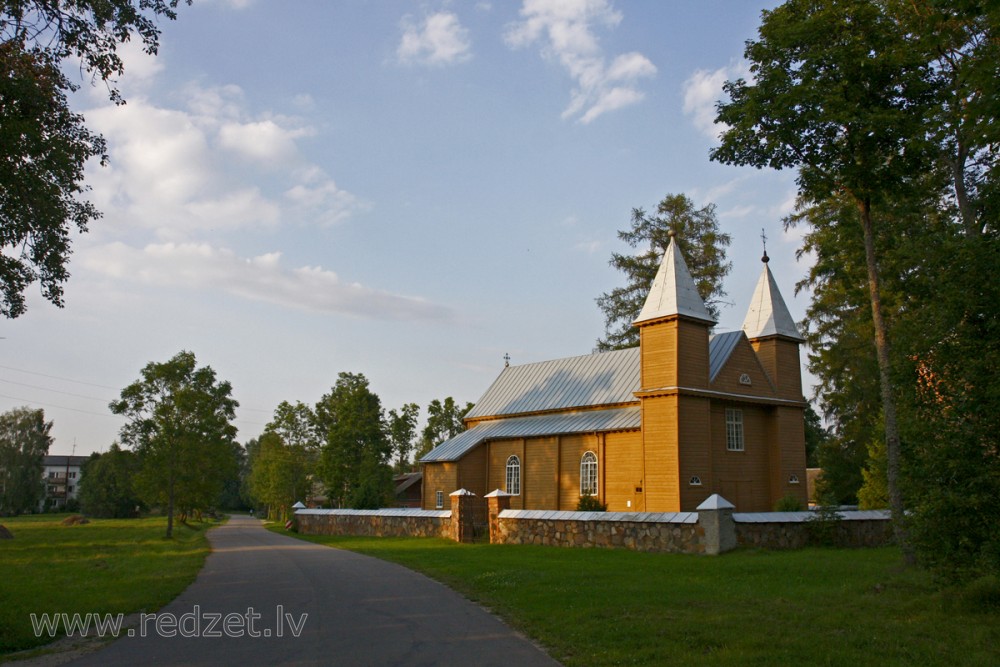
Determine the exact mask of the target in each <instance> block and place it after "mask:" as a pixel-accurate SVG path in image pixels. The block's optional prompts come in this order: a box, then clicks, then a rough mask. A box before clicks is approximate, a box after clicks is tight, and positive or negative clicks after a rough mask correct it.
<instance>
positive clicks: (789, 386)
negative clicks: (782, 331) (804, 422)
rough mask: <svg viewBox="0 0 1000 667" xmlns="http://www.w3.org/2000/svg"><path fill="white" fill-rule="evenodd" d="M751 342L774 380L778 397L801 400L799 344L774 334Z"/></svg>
mask: <svg viewBox="0 0 1000 667" xmlns="http://www.w3.org/2000/svg"><path fill="white" fill-rule="evenodd" d="M750 344H751V345H752V346H753V349H754V350H755V351H756V353H757V357H758V358H759V359H760V362H761V365H762V366H763V367H764V370H766V371H767V374H768V375H769V376H770V378H771V381H772V382H774V385H775V388H776V390H777V396H778V398H785V399H789V400H792V401H801V400H802V370H801V365H800V363H799V346H798V344H797V343H795V342H793V341H790V340H785V339H783V338H777V337H773V336H772V337H769V338H759V339H755V340H752V341H750Z"/></svg>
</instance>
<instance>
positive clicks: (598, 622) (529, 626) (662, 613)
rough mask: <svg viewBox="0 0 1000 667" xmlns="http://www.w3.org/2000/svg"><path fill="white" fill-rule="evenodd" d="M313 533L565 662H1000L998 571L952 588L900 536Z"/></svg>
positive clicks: (902, 663)
mask: <svg viewBox="0 0 1000 667" xmlns="http://www.w3.org/2000/svg"><path fill="white" fill-rule="evenodd" d="M273 529H274V530H276V531H277V532H284V531H283V530H282V529H280V528H277V527H275V528H273ZM304 539H309V540H310V541H314V542H319V543H324V544H329V545H331V546H336V547H340V548H345V549H350V550H352V551H357V552H360V553H365V554H368V555H371V556H376V557H378V558H382V559H385V560H390V561H395V562H398V563H400V564H402V565H405V566H407V567H409V568H411V569H414V570H418V571H421V572H424V573H426V574H427V575H429V576H431V577H432V578H434V579H437V580H439V581H442V582H443V583H446V584H447V585H449V586H450V587H452V588H454V589H456V590H458V591H460V592H462V593H463V594H465V595H466V596H467V597H469V598H471V599H473V600H476V601H478V602H480V603H481V604H483V605H484V606H486V607H488V608H490V609H492V610H493V611H494V612H496V613H497V614H498V615H499V616H501V617H502V618H504V619H505V620H506V621H507V622H508V623H510V624H511V625H513V626H514V627H516V628H518V629H519V630H521V631H522V632H524V633H525V634H526V635H528V636H530V637H532V638H534V639H535V640H537V641H539V642H540V643H541V644H542V645H544V646H545V647H546V648H547V649H548V650H549V651H550V653H551V655H552V656H553V657H555V658H556V659H558V660H560V661H562V662H564V663H566V664H567V665H789V664H806V665H850V666H851V667H857V666H859V665H868V664H878V665H880V666H887V665H998V664H1000V607H998V606H997V596H996V592H997V590H1000V589H998V586H997V583H996V581H995V580H994V581H993V582H992V583H989V582H988V585H987V587H986V590H987V594H986V595H980V596H979V597H978V598H976V597H974V596H973V595H971V594H970V593H969V592H968V591H957V590H941V589H939V588H938V587H936V586H935V585H934V583H933V582H932V580H931V579H930V578H929V576H928V575H927V574H926V573H925V572H922V571H920V570H916V569H912V568H911V569H903V568H901V565H900V564H901V558H900V555H899V552H898V551H896V550H895V549H891V548H885V549H858V550H846V549H805V550H801V551H786V552H774V551H770V552H769V551H745V550H740V551H736V552H732V553H729V554H725V555H723V556H720V557H705V556H688V555H674V554H644V553H635V552H631V551H625V550H599V549H559V548H550V547H532V546H512V545H488V544H476V545H461V544H457V543H455V542H450V541H447V540H441V539H397V538H356V537H351V538H343V537H313V536H307V537H304ZM990 594H992V595H993V597H992V598H990V597H989V595H990ZM990 600H992V602H990Z"/></svg>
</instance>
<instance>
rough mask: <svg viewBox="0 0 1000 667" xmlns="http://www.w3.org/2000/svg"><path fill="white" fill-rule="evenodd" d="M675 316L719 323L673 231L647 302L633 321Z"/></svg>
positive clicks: (638, 321) (636, 322)
mask: <svg viewBox="0 0 1000 667" xmlns="http://www.w3.org/2000/svg"><path fill="white" fill-rule="evenodd" d="M671 315H684V316H686V317H692V318H694V319H698V320H702V321H705V322H711V323H715V318H713V317H712V314H711V313H709V312H708V308H706V307H705V302H704V301H702V300H701V296H699V294H698V289H697V288H696V287H695V285H694V279H693V278H692V277H691V273H690V272H689V271H688V268H687V264H685V263H684V257H683V256H681V249H680V248H679V247H678V246H677V239H676V238H674V235H673V233H671V234H670V245H669V246H668V247H667V252H666V253H665V254H664V255H663V262H661V263H660V268H659V270H658V271H657V272H656V278H654V279H653V286H652V287H651V288H650V290H649V295H648V296H647V297H646V303H645V304H644V305H643V307H642V312H640V313H639V317H637V318H636V320H635V322H633V324H639V323H640V322H647V321H649V320H655V319H659V318H661V317H669V316H671Z"/></svg>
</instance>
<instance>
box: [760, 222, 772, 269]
mask: <svg viewBox="0 0 1000 667" xmlns="http://www.w3.org/2000/svg"><path fill="white" fill-rule="evenodd" d="M760 242H761V243H762V244H763V245H764V256H763V257H761V258H760V261H762V262H764V263H765V264H767V263H768V262H769V261H770V257H768V256H767V234H765V233H764V228H763V227H761V228H760Z"/></svg>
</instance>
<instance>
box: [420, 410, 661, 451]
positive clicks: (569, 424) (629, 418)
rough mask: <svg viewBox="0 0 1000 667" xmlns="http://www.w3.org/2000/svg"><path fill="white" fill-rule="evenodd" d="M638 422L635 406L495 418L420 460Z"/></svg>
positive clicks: (630, 426)
mask: <svg viewBox="0 0 1000 667" xmlns="http://www.w3.org/2000/svg"><path fill="white" fill-rule="evenodd" d="M641 423H642V414H641V412H640V409H639V407H638V406H635V407H628V408H614V409H609V410H587V411H584V412H569V413H561V414H554V415H534V416H531V417H512V418H509V419H496V420H492V421H487V422H482V423H480V424H476V425H475V426H473V427H472V428H470V429H469V430H468V431H465V432H464V433H459V434H458V435H456V436H455V437H454V438H452V439H450V440H446V441H445V442H442V443H441V444H440V445H438V446H437V447H435V448H434V449H433V450H431V451H430V452H429V453H428V454H427V455H426V456H424V457H423V458H422V459H420V462H421V463H430V462H433V461H457V460H458V459H460V458H462V457H463V456H464V455H465V454H466V453H467V452H468V451H469V450H471V449H472V448H473V447H475V446H476V445H478V444H480V443H482V442H484V441H486V440H495V439H498V438H528V437H533V436H541V435H565V434H568V433H596V432H606V431H623V430H631V429H637V428H639V426H640V425H641Z"/></svg>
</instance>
